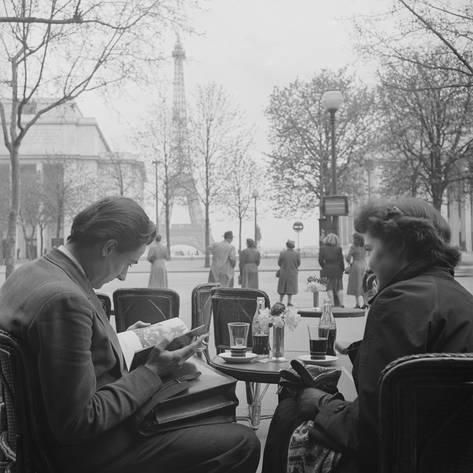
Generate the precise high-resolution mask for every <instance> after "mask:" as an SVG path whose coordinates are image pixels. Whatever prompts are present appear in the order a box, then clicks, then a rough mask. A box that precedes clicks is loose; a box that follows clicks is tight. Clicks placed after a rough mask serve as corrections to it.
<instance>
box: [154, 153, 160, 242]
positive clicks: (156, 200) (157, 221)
mask: <svg viewBox="0 0 473 473" xmlns="http://www.w3.org/2000/svg"><path fill="white" fill-rule="evenodd" d="M152 163H153V165H154V196H155V197H154V205H155V207H156V233H157V234H158V233H159V199H158V161H157V160H156V159H155V160H154V161H152Z"/></svg>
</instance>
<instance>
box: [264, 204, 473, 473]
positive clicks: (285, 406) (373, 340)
mask: <svg viewBox="0 0 473 473" xmlns="http://www.w3.org/2000/svg"><path fill="white" fill-rule="evenodd" d="M355 228H356V230H357V231H358V232H360V233H363V234H364V236H365V243H366V246H367V249H370V250H371V254H370V260H369V266H370V268H371V269H372V270H373V272H374V273H375V275H376V277H377V281H378V293H377V294H376V296H375V297H374V298H373V299H372V300H371V307H370V311H369V313H368V317H367V322H366V328H365V333H364V337H363V340H362V341H361V343H360V345H359V349H358V352H357V354H356V356H355V357H354V365H353V374H354V378H355V384H356V386H357V390H358V398H357V399H356V400H355V401H353V402H347V401H344V400H343V398H342V397H341V396H340V394H337V395H329V394H327V393H325V392H324V391H321V390H318V389H314V388H308V389H305V390H304V391H303V392H302V393H301V395H300V396H299V397H298V398H297V400H295V399H287V400H284V401H282V402H281V403H280V405H279V406H278V408H277V409H276V413H275V415H274V417H273V421H272V423H271V426H270V430H269V434H268V440H267V443H266V449H265V456H264V464H263V473H269V472H271V473H281V472H285V471H286V463H287V446H288V443H289V439H290V437H291V435H292V432H293V430H294V428H295V427H296V426H297V425H298V423H301V421H302V420H309V419H310V420H313V422H314V429H313V430H314V436H315V437H314V438H316V439H317V440H318V442H319V443H320V444H323V445H326V446H329V447H330V448H331V449H332V450H338V451H339V452H341V453H342V456H341V460H340V463H339V464H338V466H337V467H336V468H335V469H334V470H333V471H336V472H337V473H339V472H346V471H350V472H366V473H374V472H376V471H378V465H377V462H378V455H379V451H378V439H379V432H378V390H377V383H378V379H379V377H380V374H381V371H382V370H383V368H384V367H385V366H386V365H387V364H388V363H390V362H391V361H393V360H395V359H397V358H399V357H402V356H406V355H412V354H419V353H449V352H453V353H465V352H466V353H468V352H472V351H473V317H472V307H473V296H472V295H471V294H470V293H469V292H468V291H467V290H466V289H465V288H464V287H463V286H461V285H460V284H459V283H458V282H457V281H455V279H454V277H453V270H454V268H455V266H456V265H457V263H458V261H459V259H460V254H459V252H458V251H457V250H456V249H454V248H452V247H451V246H450V245H449V241H450V229H449V227H448V224H447V222H446V221H445V220H444V219H443V218H442V217H441V216H440V214H439V213H438V212H437V211H436V210H435V209H434V208H433V207H432V206H430V205H429V204H427V203H426V202H424V201H421V200H419V199H403V200H400V201H398V202H395V203H380V202H378V203H370V204H368V205H366V206H365V207H363V208H362V209H361V212H360V213H359V215H358V216H357V218H356V221H355ZM328 439H330V441H329V440H328ZM300 471H301V473H307V472H304V470H303V469H301V470H300Z"/></svg>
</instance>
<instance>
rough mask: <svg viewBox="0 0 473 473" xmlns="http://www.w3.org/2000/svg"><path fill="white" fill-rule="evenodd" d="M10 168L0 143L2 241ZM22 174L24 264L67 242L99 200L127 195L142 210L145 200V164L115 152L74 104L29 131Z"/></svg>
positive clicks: (20, 239)
mask: <svg viewBox="0 0 473 473" xmlns="http://www.w3.org/2000/svg"><path fill="white" fill-rule="evenodd" d="M45 104H47V101H46V100H43V101H39V102H37V103H36V104H33V105H32V107H31V108H30V109H29V112H31V113H34V112H35V109H34V107H38V106H40V107H41V108H42V107H43V106H44V105H45ZM7 116H8V115H7ZM25 118H26V120H27V119H28V118H29V117H28V116H26V117H25ZM26 120H25V121H26ZM9 162H10V161H9V155H8V151H7V149H6V148H5V147H4V145H3V140H2V145H0V236H1V238H2V240H3V239H4V238H5V236H6V221H7V212H8V201H9ZM20 172H21V183H22V188H21V209H20V216H19V219H18V228H17V252H18V256H19V257H20V258H23V257H26V256H29V257H34V256H37V255H39V254H40V253H42V252H45V251H47V250H48V249H50V248H51V247H52V246H55V245H57V244H58V243H60V242H61V241H63V239H64V238H65V237H67V235H68V234H69V229H70V224H71V219H72V217H73V216H74V215H75V214H76V213H77V211H78V210H80V209H81V208H83V207H84V206H85V205H86V204H87V203H89V202H92V201H93V200H96V199H97V198H100V197H103V196H105V195H124V196H127V197H132V198H134V199H136V200H137V201H138V202H140V203H141V204H143V200H144V195H143V192H144V187H145V186H144V183H145V180H146V174H145V166H144V163H143V161H142V160H141V159H139V158H138V157H137V156H135V155H131V154H126V153H117V152H113V151H112V149H111V147H110V145H109V144H108V143H107V140H106V139H105V137H104V135H103V133H102V131H101V129H100V126H99V125H98V123H97V121H96V120H95V119H94V118H91V117H84V116H83V114H82V113H81V111H80V109H79V107H78V106H77V104H76V103H75V102H70V103H66V104H63V105H61V106H59V107H57V108H54V109H52V110H51V111H49V112H48V113H46V114H44V115H43V116H42V117H41V118H40V119H39V120H38V121H37V122H36V123H35V124H34V125H33V126H32V127H31V129H30V130H29V131H28V133H27V135H26V136H25V139H24V140H23V142H22V145H21V148H20ZM0 253H1V248H0Z"/></svg>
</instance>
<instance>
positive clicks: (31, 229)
mask: <svg viewBox="0 0 473 473" xmlns="http://www.w3.org/2000/svg"><path fill="white" fill-rule="evenodd" d="M29 167H30V168H32V172H28V173H24V172H23V173H22V174H23V175H22V180H23V182H24V186H23V187H22V193H21V194H22V195H21V207H20V212H19V217H20V224H21V229H22V231H23V238H24V240H25V248H26V255H25V257H26V258H28V259H34V258H36V257H37V252H36V251H35V248H36V245H35V241H36V230H37V228H38V225H40V224H44V223H45V222H46V221H47V219H48V217H47V215H45V213H44V212H43V189H42V186H41V177H40V175H39V173H38V172H36V168H35V166H34V165H33V166H29Z"/></svg>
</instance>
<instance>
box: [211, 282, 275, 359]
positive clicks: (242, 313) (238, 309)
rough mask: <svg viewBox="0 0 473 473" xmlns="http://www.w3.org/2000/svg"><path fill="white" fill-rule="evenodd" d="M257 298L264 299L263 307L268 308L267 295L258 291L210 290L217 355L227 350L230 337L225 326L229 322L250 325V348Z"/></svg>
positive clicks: (227, 288)
mask: <svg viewBox="0 0 473 473" xmlns="http://www.w3.org/2000/svg"><path fill="white" fill-rule="evenodd" d="M257 297H264V305H265V307H268V308H269V307H270V302H269V297H268V294H266V292H264V291H261V290H259V289H243V288H241V289H240V288H230V287H218V288H215V289H213V290H212V313H213V320H214V337H215V348H216V349H217V353H221V352H222V351H225V349H227V348H229V345H230V335H229V333H228V326H227V325H228V323H229V322H248V323H249V324H250V331H249V335H248V347H251V346H252V339H251V325H252V323H253V317H254V315H255V311H256V298H257Z"/></svg>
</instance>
